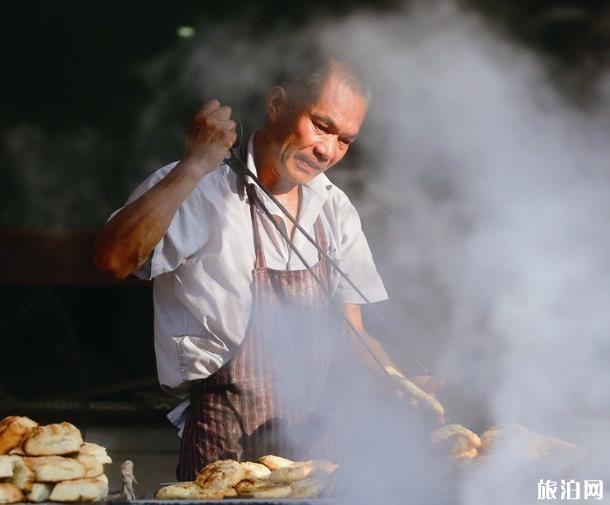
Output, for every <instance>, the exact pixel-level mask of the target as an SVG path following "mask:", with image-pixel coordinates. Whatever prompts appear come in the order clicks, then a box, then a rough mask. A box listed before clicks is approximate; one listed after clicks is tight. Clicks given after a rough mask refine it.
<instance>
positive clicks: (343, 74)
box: [96, 54, 394, 480]
mask: <svg viewBox="0 0 610 505" xmlns="http://www.w3.org/2000/svg"><path fill="white" fill-rule="evenodd" d="M280 84H281V85H279V86H276V87H274V88H273V89H271V91H270V93H269V94H268V97H267V101H266V112H267V114H266V120H265V121H264V123H263V124H262V126H261V127H260V128H259V129H258V130H257V131H256V132H255V133H254V135H253V136H252V137H251V138H250V140H249V142H248V143H247V144H246V145H245V149H244V153H243V158H244V161H245V162H246V164H247V166H248V167H249V168H250V170H252V171H253V172H254V173H256V174H257V175H258V177H259V179H260V180H261V182H262V184H263V185H264V186H265V187H266V188H267V189H268V190H269V191H271V193H272V194H273V195H275V197H276V198H277V199H278V200H279V201H280V202H281V203H282V204H283V206H284V207H286V209H287V210H288V211H289V213H290V214H291V215H292V216H294V217H295V218H296V219H297V220H298V222H299V224H300V225H301V226H302V227H303V228H304V229H305V230H306V231H307V232H309V234H310V235H311V236H314V237H315V241H316V243H317V246H318V247H320V248H321V249H322V250H323V251H325V252H326V253H327V254H328V255H329V256H330V257H333V258H334V259H335V260H336V261H337V262H338V263H339V265H340V266H341V268H342V269H343V270H344V271H345V272H347V274H348V275H349V276H350V277H351V278H352V280H353V282H354V283H355V284H356V285H357V286H358V287H359V289H360V290H361V291H362V292H363V293H364V294H365V295H366V297H367V299H368V301H371V302H376V301H380V300H383V299H385V298H386V296H387V295H386V291H385V289H384V286H383V284H382V281H381V279H380V277H379V275H378V274H377V271H376V269H375V265H374V263H373V260H372V257H371V252H370V250H369V247H368V244H367V241H366V239H365V237H364V234H363V232H362V229H361V226H360V219H359V217H358V214H357V212H356V210H355V208H354V207H353V205H352V204H351V203H350V201H349V200H348V198H347V196H346V195H345V194H344V193H343V192H342V191H341V190H340V189H339V188H337V187H336V186H335V185H334V184H333V183H332V182H330V180H329V179H328V178H327V177H326V175H325V172H326V171H327V170H328V169H330V168H331V167H333V166H334V165H336V164H337V163H338V162H339V161H341V160H342V159H343V157H344V156H345V155H346V153H347V152H348V150H349V148H350V146H351V144H352V143H353V142H354V141H355V139H356V137H357V136H358V133H359V131H360V127H361V125H362V122H363V120H364V117H365V114H366V111H367V106H368V95H367V91H366V89H365V87H364V85H363V82H362V80H361V79H360V78H359V76H358V74H357V72H356V71H355V70H354V68H353V67H352V66H351V65H350V64H348V63H346V62H345V61H343V60H339V59H337V58H334V57H330V56H324V55H320V54H316V55H315V56H312V57H309V58H308V59H306V61H304V63H303V65H301V66H300V67H299V69H298V70H297V71H296V72H292V73H290V74H289V75H287V76H286V78H285V79H284V80H283V81H282V82H281V83H280ZM235 127H236V125H235V122H234V121H233V120H232V119H231V109H230V108H229V107H228V106H226V105H221V104H220V103H219V102H218V101H217V100H211V101H209V102H208V103H206V104H205V105H204V107H203V108H202V109H201V110H200V111H199V112H198V113H197V115H196V116H195V118H194V120H193V122H192V124H191V127H190V128H189V133H188V148H187V152H186V154H185V155H184V157H183V158H182V160H180V161H179V162H177V163H172V164H170V165H168V166H166V167H164V168H161V169H159V170H158V171H157V172H155V173H154V174H153V175H152V176H150V177H149V178H148V179H147V180H146V181H145V182H144V183H143V184H141V185H140V186H139V187H138V188H137V189H136V190H135V192H134V193H133V194H132V195H131V197H130V198H129V200H128V202H127V204H126V205H125V207H123V208H122V209H121V210H120V211H118V212H117V213H115V214H114V215H113V217H112V219H110V220H109V222H108V223H107V224H106V226H105V228H104V230H103V231H102V233H101V235H100V238H99V241H98V247H97V252H96V262H97V265H98V267H100V268H101V269H103V270H105V271H108V272H111V273H112V274H113V275H114V276H116V277H118V278H123V277H126V276H127V275H129V274H131V273H135V275H137V276H139V277H141V278H147V279H153V278H154V279H155V282H154V304H155V349H156V355H157V368H158V374H159V380H160V383H161V385H162V386H163V387H164V388H166V389H170V390H173V391H176V392H178V393H186V392H188V393H189V394H190V400H191V404H190V408H189V410H188V411H187V412H188V413H187V415H186V426H185V427H184V432H183V436H182V448H181V461H180V465H179V478H180V479H182V480H189V479H192V478H193V476H194V475H195V473H196V472H197V471H198V470H199V469H200V468H201V467H202V466H203V465H204V464H206V463H208V462H210V461H213V460H216V459H221V458H236V459H243V458H254V457H258V456H260V455H262V454H265V453H268V452H273V451H279V452H282V453H283V454H288V455H289V454H290V453H289V448H288V446H287V444H286V443H285V442H286V441H285V440H281V438H282V431H281V429H280V427H281V426H282V424H281V423H282V421H286V423H287V425H288V426H296V425H298V424H299V423H301V422H302V421H304V420H307V419H308V418H309V417H310V414H311V410H312V409H315V399H316V397H317V396H319V393H320V391H321V390H322V389H323V384H324V380H325V377H326V374H327V373H328V369H329V366H330V362H331V360H332V355H333V353H334V352H336V350H333V347H332V345H331V344H332V343H329V340H332V339H333V337H332V335H333V334H331V333H328V332H327V331H325V327H324V326H325V325H327V322H328V320H327V319H326V318H325V317H326V315H327V314H329V313H330V312H332V310H333V309H332V308H333V306H337V307H339V309H340V311H342V312H343V314H344V315H345V316H346V318H347V319H348V320H349V321H350V322H351V324H352V325H353V326H354V327H355V328H356V329H358V330H359V331H360V332H361V334H362V335H363V336H364V338H365V339H367V340H368V342H369V345H370V346H371V347H372V348H373V349H374V351H375V353H376V355H377V359H378V360H380V361H381V362H382V363H383V364H384V365H385V366H387V367H388V369H390V370H394V368H393V365H392V363H391V361H390V359H389V358H388V356H387V355H386V354H385V353H384V352H383V349H382V348H381V346H380V345H379V344H378V343H377V342H376V341H374V340H373V339H372V338H371V337H370V336H368V335H367V334H366V332H365V331H364V328H363V324H362V317H361V312H360V305H359V304H361V303H364V300H363V299H362V298H361V296H360V295H359V294H357V293H356V292H355V291H354V289H353V288H352V287H351V286H350V285H349V284H348V283H346V282H345V281H344V279H342V278H341V277H340V276H339V275H338V274H337V272H335V271H334V270H333V268H332V267H331V266H330V265H329V263H328V262H327V260H326V259H325V258H324V257H323V256H322V255H320V254H319V252H318V250H317V249H316V247H315V246H314V245H313V244H311V243H310V242H308V241H307V240H306V239H305V237H304V236H303V234H301V233H300V232H299V231H298V230H297V229H295V227H294V226H293V224H292V222H291V221H290V220H287V219H285V217H284V215H283V214H282V212H281V211H280V209H279V208H278V207H277V206H276V205H275V204H274V203H273V202H272V200H271V199H269V198H268V196H267V195H265V194H264V193H263V192H262V191H261V190H260V188H256V187H254V186H252V185H250V184H248V182H249V181H245V182H246V191H245V192H243V191H242V189H243V187H242V183H243V182H244V181H240V180H239V178H238V176H237V175H236V174H235V173H234V172H233V171H232V170H231V169H230V168H229V166H227V165H226V164H224V163H223V160H224V158H225V156H226V154H227V150H228V149H229V148H230V147H231V146H232V145H233V143H234V142H235V140H236V133H235ZM263 207H266V208H267V209H268V210H269V212H270V213H271V215H272V217H273V221H274V222H272V221H271V219H269V217H268V215H267V214H265V212H263V210H262V209H263ZM285 237H289V239H290V241H291V242H292V245H293V246H294V248H296V249H297V250H299V251H300V253H301V254H302V255H303V258H304V260H305V261H306V262H307V263H308V264H310V265H313V268H312V270H311V271H308V270H307V269H306V267H305V265H304V264H303V263H302V261H301V260H300V259H299V258H298V257H297V255H295V254H294V252H293V249H292V247H291V245H290V244H289V243H287V241H286V240H285ZM295 307H297V308H298V310H296V311H293V308H295ZM282 313H283V314H286V313H290V314H291V316H290V318H289V321H292V323H290V322H288V323H287V322H286V320H281V321H280V320H279V319H278V318H281V317H282V316H281V314H282ZM278 328H281V331H279V332H278V331H277V329H278ZM271 333H275V335H274V337H273V338H269V334H271ZM278 349H281V352H278V351H277V350H278ZM286 364H288V366H286ZM390 367H392V368H390ZM281 370H283V374H284V375H282V372H281ZM286 371H287V372H288V373H286ZM303 373H304V374H305V376H303V375H302V374H303ZM307 375H308V376H307ZM288 376H289V377H291V378H292V379H294V380H293V382H294V383H295V385H294V388H293V389H292V390H289V395H288V396H292V397H294V395H293V394H292V393H294V394H295V395H296V398H298V401H297V402H294V401H293V402H283V401H281V398H278V397H279V396H281V395H280V394H279V393H278V391H279V389H281V388H279V386H281V384H278V383H277V382H278V381H279V382H281V383H284V382H286V381H288V379H287V377H288ZM306 397H307V398H308V399H310V400H311V401H309V400H307V399H306ZM295 403H297V404H298V406H295Z"/></svg>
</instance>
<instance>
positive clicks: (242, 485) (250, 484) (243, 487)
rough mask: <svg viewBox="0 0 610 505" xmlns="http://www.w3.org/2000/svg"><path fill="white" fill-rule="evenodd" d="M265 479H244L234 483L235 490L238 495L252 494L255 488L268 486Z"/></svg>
mask: <svg viewBox="0 0 610 505" xmlns="http://www.w3.org/2000/svg"><path fill="white" fill-rule="evenodd" d="M269 484H270V483H269V481H268V480H267V479H244V480H242V481H241V482H239V483H237V484H236V485H235V491H237V494H238V495H239V496H252V493H253V492H254V491H256V490H257V489H262V488H264V487H269Z"/></svg>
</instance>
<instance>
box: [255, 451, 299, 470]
mask: <svg viewBox="0 0 610 505" xmlns="http://www.w3.org/2000/svg"><path fill="white" fill-rule="evenodd" d="M258 461H259V463H262V464H263V465H265V466H266V467H267V468H269V470H278V469H280V468H283V467H285V466H288V465H291V464H292V463H294V461H292V460H290V459H286V458H281V457H279V456H273V455H272V454H268V455H267V456H262V457H260V458H258Z"/></svg>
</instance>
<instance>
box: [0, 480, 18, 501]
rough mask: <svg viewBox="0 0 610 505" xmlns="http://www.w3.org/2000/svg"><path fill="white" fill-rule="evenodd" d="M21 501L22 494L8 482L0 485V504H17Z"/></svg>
mask: <svg viewBox="0 0 610 505" xmlns="http://www.w3.org/2000/svg"><path fill="white" fill-rule="evenodd" d="M20 501H23V493H22V492H21V489H19V488H18V487H17V486H15V485H14V484H11V483H10V482H2V483H0V503H18V502H20Z"/></svg>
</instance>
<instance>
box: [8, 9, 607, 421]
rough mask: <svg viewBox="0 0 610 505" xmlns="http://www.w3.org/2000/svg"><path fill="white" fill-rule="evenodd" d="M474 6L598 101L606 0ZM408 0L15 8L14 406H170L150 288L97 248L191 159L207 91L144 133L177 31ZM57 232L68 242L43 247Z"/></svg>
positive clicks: (11, 154)
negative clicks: (161, 178)
mask: <svg viewBox="0 0 610 505" xmlns="http://www.w3.org/2000/svg"><path fill="white" fill-rule="evenodd" d="M461 5H462V6H463V7H464V8H467V9H472V10H474V11H476V12H479V13H481V14H482V15H484V16H485V17H486V18H487V19H489V21H490V22H491V23H493V24H495V26H496V27H497V29H498V30H499V31H501V32H504V33H505V34H506V35H508V36H510V37H512V38H514V39H515V40H516V41H517V42H518V43H519V44H523V45H526V46H529V47H531V48H533V49H534V50H535V51H537V52H538V53H539V54H541V55H542V56H543V57H544V58H545V59H546V61H547V63H548V72H549V73H550V74H552V75H553V77H554V79H555V81H556V82H557V85H558V87H560V88H561V89H562V91H563V92H564V93H565V94H566V95H567V96H568V97H569V98H570V99H571V100H573V101H574V102H577V103H578V104H580V105H581V106H583V107H587V106H590V105H589V104H591V103H594V100H593V99H594V90H595V84H596V82H597V79H598V78H599V77H600V75H601V74H602V72H603V71H604V70H606V69H607V66H608V54H609V52H608V49H609V48H610V8H609V6H608V5H607V2H592V1H591V2H584V1H557V0H555V1H551V0H546V1H541V0H530V1H526V0H511V1H507V0H504V1H502V0H463V1H462V2H461ZM401 6H402V2H397V1H393V0H385V1H381V2H379V1H377V2H370V1H365V0H360V1H354V0H350V1H347V0H333V1H326V2H319V3H315V2H301V3H299V2H297V3H294V2H280V1H277V0H274V1H270V0H266V1H259V2H256V3H255V4H253V3H252V2H245V1H238V0H235V1H233V2H204V1H192V0H190V1H187V0H180V1H173V2H170V1H150V0H148V1H142V0H138V1H127V2H118V1H104V2H102V1H89V2H78V1H71V2H69V1H31V0H30V1H28V0H25V1H21V2H5V3H3V4H2V15H1V19H2V30H1V31H0V33H1V35H0V36H1V37H2V48H3V63H4V72H3V76H2V79H1V80H0V86H1V90H2V97H3V106H2V114H1V115H0V134H1V138H2V142H1V143H0V173H1V175H2V179H1V181H2V182H1V184H0V227H1V228H2V234H1V235H0V237H2V241H3V242H2V243H0V260H1V261H0V277H1V278H0V287H1V289H0V339H1V341H0V343H1V345H2V358H0V374H1V380H0V394H3V395H4V397H5V399H6V402H8V403H7V405H13V404H14V402H25V401H34V400H37V401H42V400H43V399H44V400H48V399H52V400H54V401H56V402H57V403H55V404H53V405H59V404H60V403H61V401H64V402H65V401H68V400H72V401H76V402H81V403H79V405H81V404H85V403H86V402H88V401H89V400H97V401H122V402H129V403H130V404H133V405H136V406H137V408H140V409H144V410H146V409H150V408H151V407H155V408H158V407H159V406H160V405H161V406H162V407H163V408H164V406H165V404H164V403H163V402H164V401H165V400H164V399H163V398H162V397H161V396H160V395H159V393H158V386H157V384H156V373H155V366H154V352H153V347H152V333H153V330H152V303H151V291H150V286H149V285H148V284H145V283H136V282H133V281H131V282H123V283H118V282H112V281H110V280H108V279H104V278H102V277H101V276H98V275H96V274H95V272H94V271H93V269H92V265H91V263H90V260H89V258H90V257H91V256H90V255H89V252H90V251H91V247H92V241H93V237H94V233H95V230H96V229H98V228H99V227H100V226H101V225H102V224H103V222H104V220H105V219H106V218H107V216H108V215H109V213H110V212H111V211H112V210H113V209H115V208H117V207H118V206H120V205H121V204H122V202H123V201H124V200H125V199H126V197H127V195H128V194H129V192H130V191H131V189H133V187H134V186H135V184H136V183H137V182H138V181H139V180H141V179H142V177H143V175H145V174H147V173H149V172H151V171H152V170H153V169H155V168H158V167H157V166H154V165H150V166H149V165H147V163H148V162H144V163H143V162H142V160H150V159H151V156H150V153H154V158H155V159H161V160H165V161H171V160H174V159H177V158H178V157H179V156H180V153H181V150H182V137H181V133H180V132H181V129H177V130H176V131H177V133H176V131H174V130H172V133H168V127H167V125H168V124H172V125H183V124H186V122H187V120H188V117H189V115H190V114H191V113H192V111H193V110H195V109H196V108H197V107H198V106H199V97H198V96H196V95H195V94H193V95H188V94H186V95H181V96H176V97H175V101H174V106H173V107H172V108H171V111H169V112H168V113H167V114H166V115H165V117H164V121H163V123H161V124H154V125H152V126H149V127H148V128H146V129H145V130H144V133H142V132H143V130H142V127H141V120H142V118H141V115H142V110H143V109H145V107H146V106H147V104H149V103H150V101H151V100H154V98H155V96H156V93H157V92H158V89H157V88H156V87H155V86H156V85H157V84H158V82H159V79H157V80H156V81H155V82H154V83H153V81H151V79H150V72H149V69H150V66H151V65H152V64H153V63H154V61H156V60H157V58H159V57H162V56H163V55H164V54H167V52H168V51H170V50H171V51H172V54H173V55H174V57H175V61H173V62H172V65H173V66H174V68H176V69H178V68H179V67H180V64H181V60H180V55H181V54H185V53H186V50H187V49H188V45H189V44H193V43H195V39H188V38H181V37H179V36H178V34H177V28H178V27H180V26H193V27H196V29H197V34H198V36H199V34H201V33H205V31H206V30H208V29H211V28H213V27H214V26H215V25H216V24H218V23H222V22H228V21H243V23H244V24H243V26H247V27H248V29H249V30H250V33H251V35H252V37H257V36H258V35H259V34H262V33H263V32H265V31H269V30H276V31H289V30H291V29H294V28H298V27H301V26H303V25H304V24H306V23H308V22H312V21H313V20H315V19H318V18H319V17H325V18H331V19H332V18H333V17H337V18H342V17H343V16H345V15H346V14H348V13H350V12H352V11H355V10H357V9H363V8H366V9H373V10H386V11H391V10H392V9H397V8H399V7H401ZM181 48H183V49H184V52H181ZM163 79H171V73H170V75H165V76H161V78H160V80H161V81H163ZM261 91H264V90H261ZM254 98H256V97H254ZM352 189H353V190H354V191H356V190H357V188H352ZM347 191H348V193H349V192H350V188H347ZM48 230H55V231H56V232H57V233H58V235H53V237H54V238H52V239H49V240H47V241H41V237H43V236H45V233H46V231H48ZM72 232H75V233H76V235H75V238H73V239H70V240H69V241H66V240H65V235H66V234H68V235H70V233H72ZM70 236H71V235H70ZM372 246H373V248H375V244H373V245H372ZM74 251H79V254H77V255H76V256H77V257H78V259H77V260H74V261H70V262H68V263H66V264H65V265H63V266H62V267H61V268H59V267H57V258H58V257H59V258H61V257H67V256H71V255H73V253H74ZM24 370H27V373H24ZM11 402H13V403H11ZM62 405H64V406H65V405H66V404H65V403H64V404H62Z"/></svg>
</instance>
